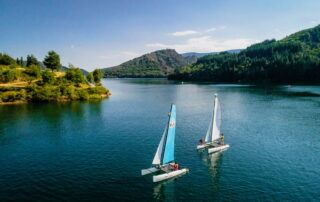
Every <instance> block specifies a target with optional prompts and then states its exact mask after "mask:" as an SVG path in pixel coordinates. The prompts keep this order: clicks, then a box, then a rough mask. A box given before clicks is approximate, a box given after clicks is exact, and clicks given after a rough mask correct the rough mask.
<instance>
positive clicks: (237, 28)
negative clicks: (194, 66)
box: [0, 0, 320, 71]
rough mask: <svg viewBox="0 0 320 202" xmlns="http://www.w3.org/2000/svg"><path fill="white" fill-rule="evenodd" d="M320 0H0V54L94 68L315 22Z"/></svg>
mask: <svg viewBox="0 0 320 202" xmlns="http://www.w3.org/2000/svg"><path fill="white" fill-rule="evenodd" d="M319 10H320V1H319V0H257V1H252V0H74V1H71V0H0V19H1V20H0V52H4V53H8V54H9V55H11V56H13V57H21V56H22V57H26V55H28V54H34V55H35V56H36V57H37V58H38V59H39V60H43V58H44V56H45V55H46V54H47V52H48V51H50V50H55V51H56V52H57V53H58V54H59V55H60V57H61V62H62V64H63V65H66V66H67V65H68V64H69V63H72V64H73V65H75V66H78V67H81V68H84V69H87V70H90V71H91V70H93V69H95V68H104V67H110V66H114V65H118V64H120V63H122V62H125V61H127V60H129V59H132V58H134V57H137V56H140V55H142V54H145V53H148V52H152V51H155V50H159V49H164V48H173V49H176V51H177V52H179V53H184V52H213V51H224V50H230V49H238V48H245V47H247V46H249V45H251V44H253V43H258V42H260V41H263V40H265V39H272V38H275V39H281V38H283V37H286V36H287V35H289V34H291V33H294V32H296V31H299V30H302V29H306V28H311V27H314V26H316V25H318V24H320V12H319Z"/></svg>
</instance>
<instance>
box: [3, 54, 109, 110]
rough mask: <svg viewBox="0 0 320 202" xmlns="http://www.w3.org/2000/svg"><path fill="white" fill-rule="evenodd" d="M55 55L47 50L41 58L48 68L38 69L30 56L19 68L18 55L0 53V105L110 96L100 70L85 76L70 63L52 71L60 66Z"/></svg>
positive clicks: (35, 61) (57, 56)
mask: <svg viewBox="0 0 320 202" xmlns="http://www.w3.org/2000/svg"><path fill="white" fill-rule="evenodd" d="M55 54H56V53H54V54H52V51H50V52H49V54H48V56H46V59H45V61H46V65H47V67H50V70H49V69H48V68H45V69H41V68H40V66H39V62H38V60H37V59H36V58H35V57H34V56H32V55H30V56H28V57H27V65H26V67H23V66H21V64H23V59H22V58H21V59H17V60H14V59H13V58H11V57H10V56H9V55H7V54H0V104H5V103H25V102H50V101H71V100H91V99H102V98H105V97H108V96H109V95H110V92H109V90H108V89H106V88H104V87H103V86H102V85H101V84H100V81H101V77H102V73H101V71H100V70H95V71H94V72H93V73H89V74H88V76H87V77H85V76H84V74H83V72H82V70H81V69H79V68H76V67H74V66H73V65H70V68H67V69H66V70H65V71H64V72H62V71H53V70H57V67H58V66H61V65H60V59H59V60H57V58H59V55H58V54H56V55H55ZM52 55H53V57H52ZM50 58H51V59H50ZM52 58H55V59H54V60H53V59H52ZM52 61H54V62H52ZM57 61H58V62H57ZM49 63H50V64H49ZM53 64H54V65H53ZM57 64H59V65H57ZM89 75H91V76H89ZM93 82H95V85H93V84H92V83H93Z"/></svg>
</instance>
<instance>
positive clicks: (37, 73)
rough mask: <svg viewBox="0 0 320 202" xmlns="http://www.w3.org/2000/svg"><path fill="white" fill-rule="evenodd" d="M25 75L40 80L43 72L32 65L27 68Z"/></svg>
mask: <svg viewBox="0 0 320 202" xmlns="http://www.w3.org/2000/svg"><path fill="white" fill-rule="evenodd" d="M25 73H26V74H27V75H29V76H31V77H35V78H40V76H41V70H40V67H38V66H36V65H30V66H28V67H27V68H26V70H25Z"/></svg>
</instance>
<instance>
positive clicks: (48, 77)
mask: <svg viewBox="0 0 320 202" xmlns="http://www.w3.org/2000/svg"><path fill="white" fill-rule="evenodd" d="M41 77H42V81H43V83H45V84H52V83H53V82H54V74H53V72H51V71H49V70H45V71H43V72H42V74H41Z"/></svg>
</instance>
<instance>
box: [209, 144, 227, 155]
mask: <svg viewBox="0 0 320 202" xmlns="http://www.w3.org/2000/svg"><path fill="white" fill-rule="evenodd" d="M229 147H230V146H229V145H228V144H226V145H223V146H218V147H213V148H209V149H208V153H209V154H210V153H214V152H219V151H223V150H226V149H228V148H229Z"/></svg>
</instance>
